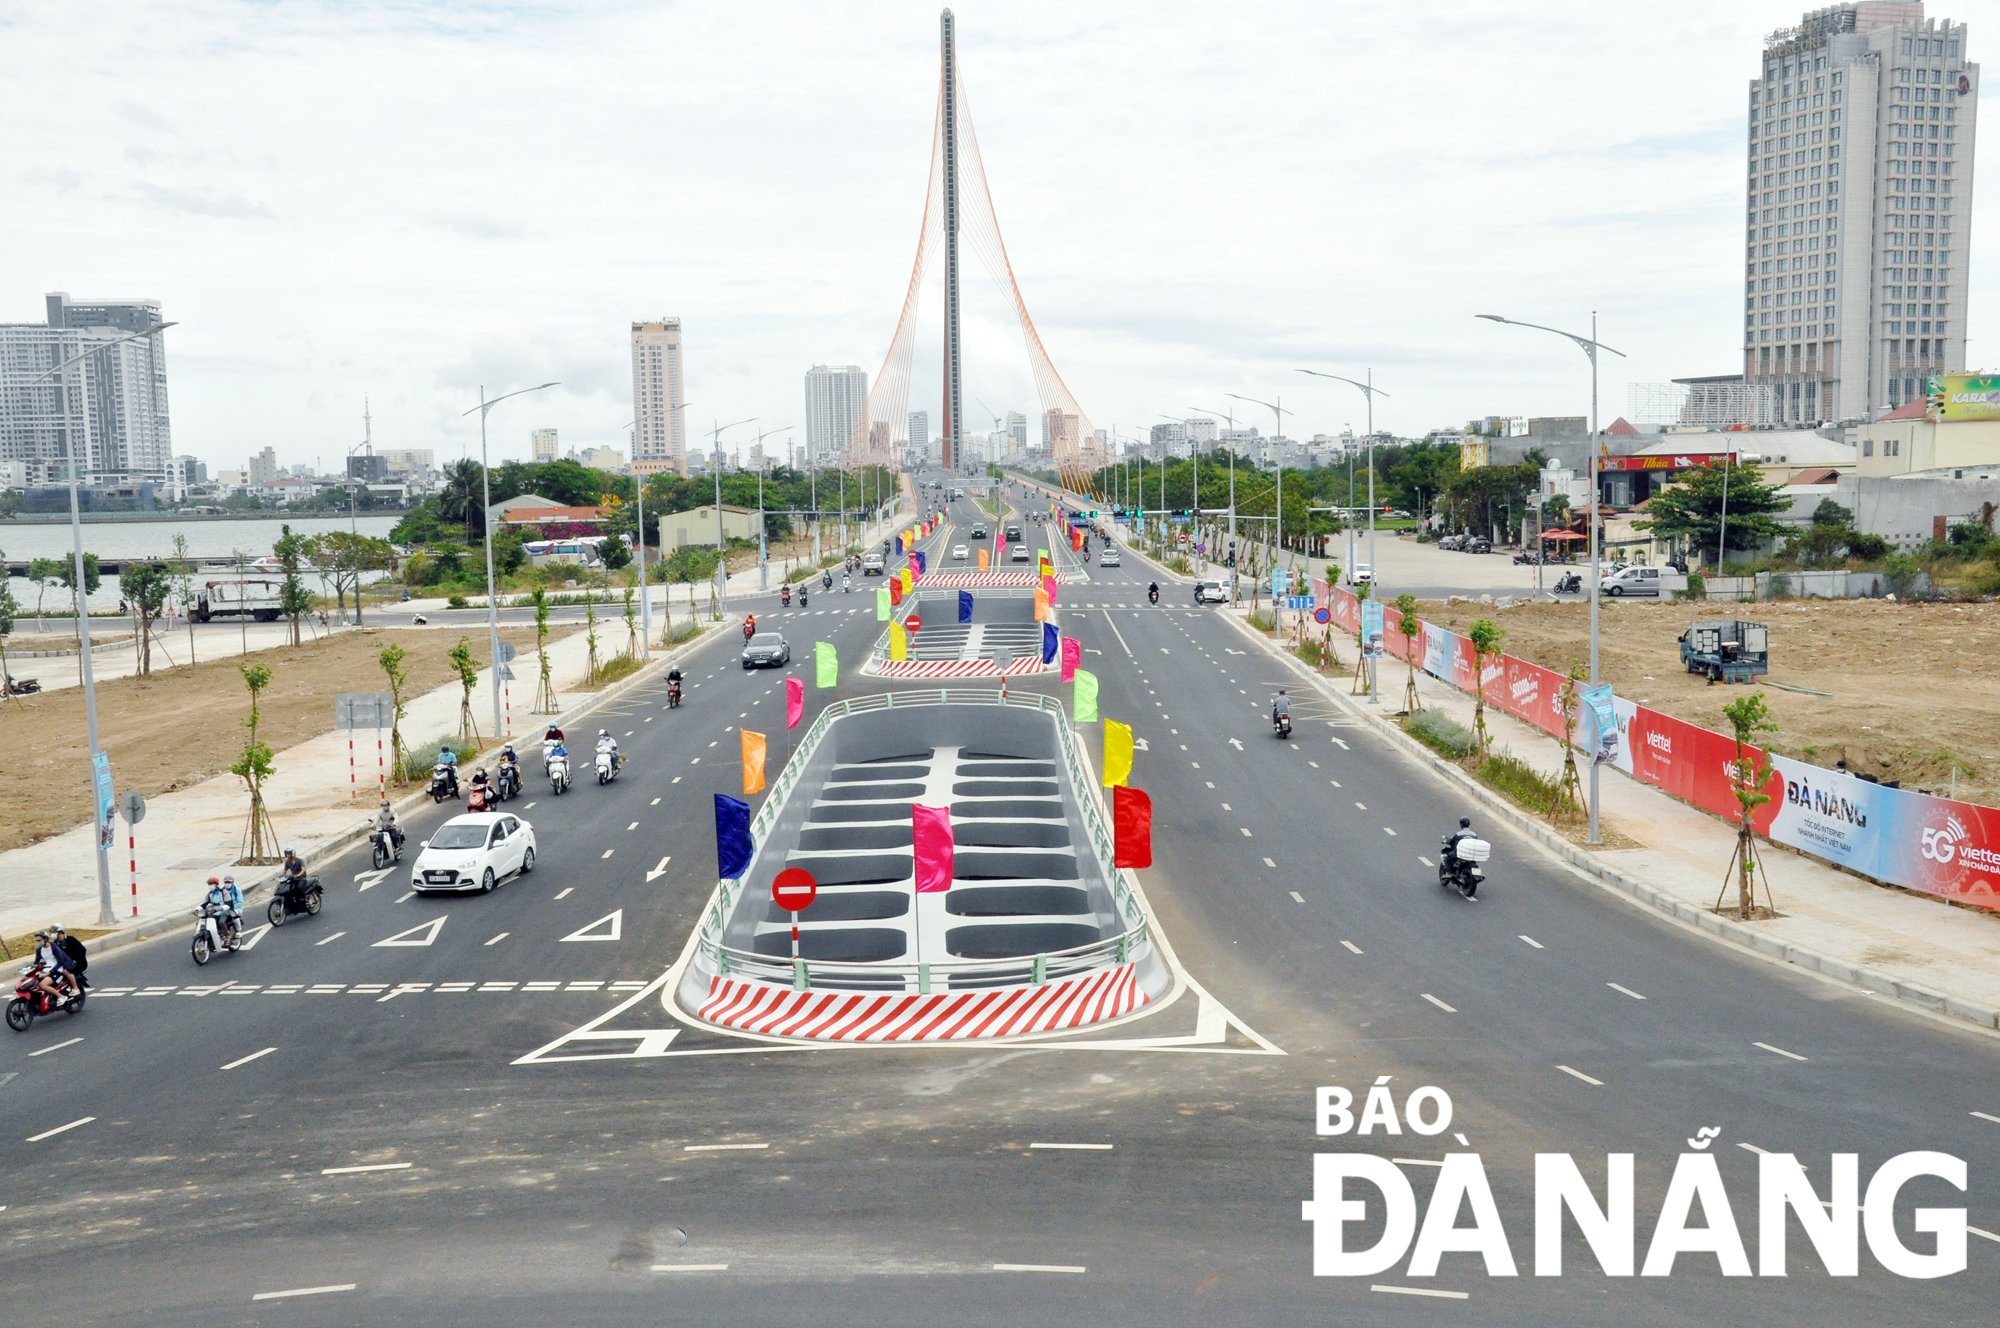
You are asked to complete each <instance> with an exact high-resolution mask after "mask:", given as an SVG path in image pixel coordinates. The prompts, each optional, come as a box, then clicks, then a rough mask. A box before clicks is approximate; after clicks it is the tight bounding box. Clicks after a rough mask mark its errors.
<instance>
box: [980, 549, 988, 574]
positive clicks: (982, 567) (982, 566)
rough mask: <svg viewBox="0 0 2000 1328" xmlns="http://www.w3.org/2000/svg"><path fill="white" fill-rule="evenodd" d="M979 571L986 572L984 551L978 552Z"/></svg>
mask: <svg viewBox="0 0 2000 1328" xmlns="http://www.w3.org/2000/svg"><path fill="white" fill-rule="evenodd" d="M979 570H980V571H982V572H983V571H985V570H986V550H984V549H981V550H980V551H979Z"/></svg>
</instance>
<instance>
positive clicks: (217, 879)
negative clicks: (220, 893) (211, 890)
mask: <svg viewBox="0 0 2000 1328" xmlns="http://www.w3.org/2000/svg"><path fill="white" fill-rule="evenodd" d="M208 883H209V884H210V885H221V884H222V878H221V877H218V876H211V877H209V878H208Z"/></svg>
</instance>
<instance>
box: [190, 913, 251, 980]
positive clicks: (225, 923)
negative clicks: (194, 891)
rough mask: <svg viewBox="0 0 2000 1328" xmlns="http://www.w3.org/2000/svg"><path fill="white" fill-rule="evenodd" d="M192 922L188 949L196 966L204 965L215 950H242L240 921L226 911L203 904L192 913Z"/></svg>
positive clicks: (241, 926) (241, 923)
mask: <svg viewBox="0 0 2000 1328" xmlns="http://www.w3.org/2000/svg"><path fill="white" fill-rule="evenodd" d="M194 922H195V925H194V941H193V942H192V943H191V944H190V945H189V947H188V948H189V949H190V950H191V951H192V952H193V954H194V962H195V964H196V965H197V966H199V965H202V964H206V963H207V962H208V961H209V959H210V957H211V956H213V955H214V954H215V952H216V951H217V950H228V951H230V952H231V953H234V952H236V951H237V950H240V949H242V948H243V922H242V919H240V918H232V917H230V915H229V911H228V910H227V909H224V908H220V907H218V906H216V905H213V904H203V905H202V906H201V907H200V908H198V909H196V910H195V911H194Z"/></svg>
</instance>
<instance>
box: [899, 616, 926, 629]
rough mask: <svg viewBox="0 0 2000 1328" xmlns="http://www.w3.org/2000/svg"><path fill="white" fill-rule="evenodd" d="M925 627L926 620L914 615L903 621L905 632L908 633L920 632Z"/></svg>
mask: <svg viewBox="0 0 2000 1328" xmlns="http://www.w3.org/2000/svg"><path fill="white" fill-rule="evenodd" d="M923 625H924V620H923V619H922V618H921V617H919V616H917V615H916V614H914V613H913V614H911V615H910V616H909V617H907V618H905V619H903V630H904V631H906V632H915V631H920V630H921V629H922V628H923Z"/></svg>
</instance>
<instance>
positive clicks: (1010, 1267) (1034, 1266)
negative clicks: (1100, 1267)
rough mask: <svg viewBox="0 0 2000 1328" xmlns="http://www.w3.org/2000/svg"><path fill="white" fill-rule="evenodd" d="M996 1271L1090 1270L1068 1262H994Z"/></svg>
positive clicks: (1080, 1271) (1046, 1271) (1072, 1271)
mask: <svg viewBox="0 0 2000 1328" xmlns="http://www.w3.org/2000/svg"><path fill="white" fill-rule="evenodd" d="M993 1271H994V1272H996V1273H1083V1272H1088V1271H1090V1270H1089V1269H1087V1268H1084V1267H1083V1266H1082V1265H1080V1264H1068V1263H996V1264H994V1265H993Z"/></svg>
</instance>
